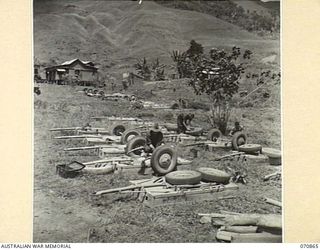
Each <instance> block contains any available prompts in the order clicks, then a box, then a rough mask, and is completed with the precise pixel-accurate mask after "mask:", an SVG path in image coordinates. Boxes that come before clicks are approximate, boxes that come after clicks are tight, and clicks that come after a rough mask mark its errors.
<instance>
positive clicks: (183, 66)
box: [171, 40, 203, 78]
mask: <svg viewBox="0 0 320 250" xmlns="http://www.w3.org/2000/svg"><path fill="white" fill-rule="evenodd" d="M202 55H203V46H202V45H201V44H200V43H197V42H196V41H195V40H191V41H190V47H189V48H188V50H187V51H185V52H180V51H179V50H174V51H172V53H171V58H172V60H173V61H174V62H175V63H176V68H177V72H178V74H179V78H185V77H191V76H192V73H193V72H192V71H193V68H194V65H195V64H197V63H198V60H199V58H200V57H201V56H202Z"/></svg>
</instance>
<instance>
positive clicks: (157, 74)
mask: <svg viewBox="0 0 320 250" xmlns="http://www.w3.org/2000/svg"><path fill="white" fill-rule="evenodd" d="M134 66H135V68H136V70H137V71H138V74H139V75H141V76H142V77H143V78H144V79H145V80H156V81H160V80H164V78H165V77H164V68H165V67H166V65H165V64H161V63H160V61H159V58H156V59H155V61H153V62H152V63H151V64H149V63H148V62H147V59H146V58H145V57H144V58H143V59H139V60H138V62H137V63H136V64H135V65H134Z"/></svg>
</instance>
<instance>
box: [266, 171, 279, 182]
mask: <svg viewBox="0 0 320 250" xmlns="http://www.w3.org/2000/svg"><path fill="white" fill-rule="evenodd" d="M277 175H281V172H279V171H277V172H275V173H272V174H268V175H266V176H265V177H264V178H263V180H264V181H267V180H269V179H270V178H272V177H275V176H277Z"/></svg>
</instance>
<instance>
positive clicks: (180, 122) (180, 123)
mask: <svg viewBox="0 0 320 250" xmlns="http://www.w3.org/2000/svg"><path fill="white" fill-rule="evenodd" d="M177 127H178V130H177V133H178V134H184V133H185V132H186V131H187V125H186V123H185V118H184V115H183V114H179V115H178V117H177Z"/></svg>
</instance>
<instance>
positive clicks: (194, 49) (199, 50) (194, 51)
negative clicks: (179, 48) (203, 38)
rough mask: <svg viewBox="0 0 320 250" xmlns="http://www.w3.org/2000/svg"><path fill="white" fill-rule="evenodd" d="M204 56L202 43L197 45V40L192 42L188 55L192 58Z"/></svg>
mask: <svg viewBox="0 0 320 250" xmlns="http://www.w3.org/2000/svg"><path fill="white" fill-rule="evenodd" d="M202 54H203V47H202V45H201V44H200V43H197V42H196V41H195V40H191V41H190V47H189V49H188V50H187V55H188V57H190V58H194V57H197V56H199V55H202Z"/></svg>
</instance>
